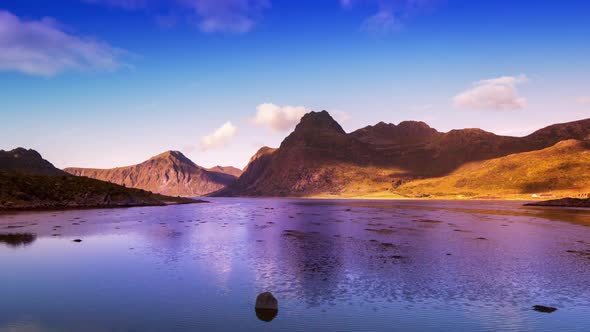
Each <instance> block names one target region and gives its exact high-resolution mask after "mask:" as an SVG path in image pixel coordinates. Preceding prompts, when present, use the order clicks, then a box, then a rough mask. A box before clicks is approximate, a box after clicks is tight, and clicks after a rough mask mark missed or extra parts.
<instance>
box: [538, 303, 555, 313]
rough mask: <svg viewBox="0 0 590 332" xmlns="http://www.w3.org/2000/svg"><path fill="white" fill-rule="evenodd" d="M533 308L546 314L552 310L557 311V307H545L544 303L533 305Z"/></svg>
mask: <svg viewBox="0 0 590 332" xmlns="http://www.w3.org/2000/svg"><path fill="white" fill-rule="evenodd" d="M533 310H535V311H538V312H543V313H546V314H550V313H552V312H555V311H557V308H553V307H546V306H544V305H534V306H533Z"/></svg>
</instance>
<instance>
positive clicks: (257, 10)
mask: <svg viewBox="0 0 590 332" xmlns="http://www.w3.org/2000/svg"><path fill="white" fill-rule="evenodd" d="M83 1H84V2H87V3H94V4H103V5H108V6H113V7H119V8H124V9H128V10H140V9H150V10H155V11H157V10H158V9H161V8H167V9H168V10H169V9H170V7H173V8H174V10H180V11H185V12H187V13H188V14H189V16H191V15H193V16H196V19H197V22H198V23H197V24H198V26H199V28H200V30H201V31H203V32H207V33H215V32H222V33H245V32H248V31H250V30H251V29H252V28H253V27H254V26H255V25H256V20H257V19H258V18H259V17H260V15H261V13H262V11H263V10H264V9H267V8H269V7H270V5H271V4H270V0H83ZM162 17H165V16H162V15H156V21H157V22H158V23H159V24H160V23H166V24H167V23H170V20H171V18H170V17H166V18H167V20H166V21H165V22H162Z"/></svg>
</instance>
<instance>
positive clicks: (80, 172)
mask: <svg viewBox="0 0 590 332" xmlns="http://www.w3.org/2000/svg"><path fill="white" fill-rule="evenodd" d="M65 171H66V172H68V173H70V174H73V175H77V176H86V177H89V178H93V179H98V180H102V181H108V182H112V183H116V184H120V185H124V186H126V187H130V188H137V189H143V190H148V191H152V192H156V193H159V194H162V195H171V196H184V197H191V196H202V195H206V194H208V193H211V192H214V191H217V190H220V189H222V188H224V187H225V186H227V185H228V184H230V183H232V182H234V181H235V180H236V178H237V177H236V176H234V175H231V174H227V173H224V172H218V171H212V170H207V169H205V168H203V167H201V166H198V165H196V164H195V163H193V162H192V161H191V160H190V159H188V158H187V157H186V156H185V155H183V154H182V153H180V152H178V151H167V152H164V153H162V154H159V155H157V156H155V157H152V158H150V159H149V160H147V161H145V162H143V163H141V164H138V165H133V166H127V167H119V168H113V169H92V168H66V169H65ZM229 171H230V172H231V171H232V170H229Z"/></svg>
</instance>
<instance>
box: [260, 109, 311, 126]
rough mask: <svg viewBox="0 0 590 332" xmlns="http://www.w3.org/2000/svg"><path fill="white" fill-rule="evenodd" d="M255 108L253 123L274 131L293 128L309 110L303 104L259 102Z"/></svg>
mask: <svg viewBox="0 0 590 332" xmlns="http://www.w3.org/2000/svg"><path fill="white" fill-rule="evenodd" d="M256 110H257V112H256V117H255V118H254V124H255V125H257V126H264V127H267V128H268V129H270V130H272V131H274V132H279V131H287V130H289V129H291V128H293V127H294V126H295V125H296V124H297V123H299V120H300V119H301V117H303V115H305V113H308V112H310V110H309V109H307V108H305V107H303V106H277V105H275V104H260V105H258V106H257V107H256Z"/></svg>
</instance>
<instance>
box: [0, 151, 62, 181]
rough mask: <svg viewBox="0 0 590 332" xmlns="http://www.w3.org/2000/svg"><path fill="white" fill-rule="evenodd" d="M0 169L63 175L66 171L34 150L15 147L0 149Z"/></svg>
mask: <svg viewBox="0 0 590 332" xmlns="http://www.w3.org/2000/svg"><path fill="white" fill-rule="evenodd" d="M0 171H5V172H20V173H27V174H37V175H65V174H66V173H65V172H64V171H62V170H59V169H57V168H55V166H53V164H51V163H50V162H48V161H47V160H45V159H43V157H41V155H40V154H39V153H38V152H37V151H35V150H27V149H24V148H16V149H14V150H11V151H4V150H0Z"/></svg>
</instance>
